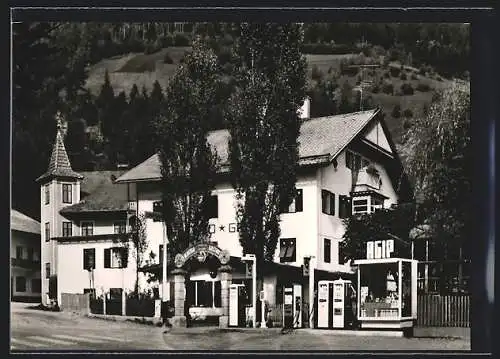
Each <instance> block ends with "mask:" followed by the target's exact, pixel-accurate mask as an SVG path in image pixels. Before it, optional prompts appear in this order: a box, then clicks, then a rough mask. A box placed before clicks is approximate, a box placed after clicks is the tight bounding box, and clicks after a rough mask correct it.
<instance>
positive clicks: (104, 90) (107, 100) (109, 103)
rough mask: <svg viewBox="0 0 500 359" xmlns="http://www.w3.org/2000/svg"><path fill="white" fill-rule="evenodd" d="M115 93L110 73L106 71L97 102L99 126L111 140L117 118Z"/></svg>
mask: <svg viewBox="0 0 500 359" xmlns="http://www.w3.org/2000/svg"><path fill="white" fill-rule="evenodd" d="M114 99H115V93H114V91H113V87H112V86H111V82H110V80H109V73H108V70H107V69H106V71H105V73H104V83H103V84H102V86H101V91H100V92H99V96H98V97H97V100H96V105H97V110H98V117H97V118H98V124H99V127H100V130H101V131H102V134H103V136H104V137H105V138H111V137H113V135H114V130H115V125H116V124H115V121H116V117H115V115H114V114H113V101H114Z"/></svg>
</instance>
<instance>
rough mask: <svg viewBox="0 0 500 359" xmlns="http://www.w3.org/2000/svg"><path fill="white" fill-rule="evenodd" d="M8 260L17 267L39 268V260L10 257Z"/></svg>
mask: <svg viewBox="0 0 500 359" xmlns="http://www.w3.org/2000/svg"><path fill="white" fill-rule="evenodd" d="M10 262H11V265H12V266H13V267H19V268H25V269H40V261H34V260H31V259H21V258H11V259H10Z"/></svg>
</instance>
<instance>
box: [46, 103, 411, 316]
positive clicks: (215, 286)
mask: <svg viewBox="0 0 500 359" xmlns="http://www.w3.org/2000/svg"><path fill="white" fill-rule="evenodd" d="M304 117H306V118H307V117H308V115H307V113H306V114H305V115H304ZM228 138H229V132H228V131H227V130H218V131H213V132H210V134H209V135H208V141H209V143H210V144H211V145H212V146H213V147H215V149H216V151H217V154H218V155H219V157H220V159H221V163H220V164H221V167H220V168H221V173H220V176H219V178H220V180H219V182H218V183H217V185H216V188H215V190H214V191H213V196H214V197H213V203H214V207H213V218H212V219H211V220H210V226H209V231H210V233H211V238H210V241H211V243H212V244H214V245H216V246H217V247H219V248H220V249H222V250H226V251H228V252H229V254H230V256H231V260H230V262H229V265H230V266H231V267H232V282H233V283H238V282H240V283H244V284H246V285H247V287H249V288H251V285H250V278H247V277H246V273H245V266H244V264H243V263H242V262H241V256H242V248H241V246H240V243H239V240H238V225H237V223H236V218H235V208H234V205H235V191H234V190H233V188H232V187H231V185H230V180H229V164H228ZM299 143H300V147H299V155H300V161H299V164H300V170H299V174H298V181H297V183H296V188H297V190H298V191H297V197H296V199H295V200H294V202H293V203H292V204H291V205H290V208H289V210H288V212H287V213H283V214H282V215H281V222H280V226H281V238H280V240H279V242H278V246H277V248H276V252H275V256H274V263H273V264H269V265H268V268H265V269H264V271H265V273H266V274H265V279H264V290H265V292H266V298H267V300H268V301H269V303H270V304H271V305H273V304H275V303H280V302H281V301H282V298H283V295H282V290H283V287H284V286H285V285H291V284H302V287H303V298H304V299H305V301H306V302H307V300H308V299H307V298H309V284H308V280H307V278H304V277H303V275H302V268H301V266H302V264H303V262H304V257H308V256H314V257H315V258H316V261H315V262H316V270H315V278H316V281H317V280H321V279H335V278H338V277H339V276H340V275H343V276H344V277H345V276H346V274H347V275H348V274H349V273H351V267H350V266H349V265H348V264H346V263H342V262H341V261H339V250H338V248H339V242H340V241H341V240H342V236H343V232H344V227H343V224H342V218H345V217H348V216H350V215H351V214H352V213H355V214H356V213H368V212H372V211H374V210H375V209H377V208H382V207H384V208H387V207H390V206H391V205H393V204H397V203H398V202H400V201H402V202H404V201H406V200H408V199H409V198H410V191H409V185H408V182H407V180H406V176H405V175H404V172H403V169H402V166H401V162H400V160H399V158H398V155H397V153H396V149H395V146H394V144H393V142H392V140H391V138H390V133H389V131H388V130H387V127H386V125H385V123H384V120H383V118H382V114H381V112H380V111H379V110H370V111H364V112H357V113H350V114H345V115H337V116H328V117H321V118H314V119H306V120H305V121H304V123H303V125H302V127H301V131H300V137H299ZM54 148H55V149H54V151H55V154H54V153H53V159H52V160H51V166H49V171H48V174H46V175H44V176H45V177H42V180H41V181H40V183H41V191H42V220H41V222H42V223H41V226H42V256H43V261H42V262H43V263H50V266H51V268H56V271H55V272H52V273H54V274H57V282H58V287H57V296H58V298H59V299H60V294H61V293H63V292H69V293H82V292H84V291H86V290H90V289H95V290H96V291H97V292H99V291H100V290H104V291H108V290H109V289H111V288H114V289H115V292H116V291H119V289H120V288H125V289H126V290H132V289H133V287H134V284H135V275H136V274H135V273H136V265H135V260H134V258H133V257H134V256H133V255H129V256H128V258H127V261H126V262H127V266H126V268H121V267H123V263H120V262H121V261H120V253H123V252H120V250H119V249H116V250H114V249H111V250H110V248H114V247H119V246H120V245H117V244H116V243H114V242H116V241H117V238H118V237H120V234H115V233H117V232H120V231H121V230H120V229H118V230H117V228H125V227H127V226H126V224H128V223H126V220H127V219H128V218H130V217H131V216H137V215H141V214H145V215H146V217H147V220H146V230H147V240H148V249H147V251H146V253H147V256H148V258H149V261H148V264H149V265H148V266H146V267H147V268H142V270H147V271H149V272H155V271H156V274H157V275H159V276H161V265H160V263H161V258H163V255H162V251H163V249H162V247H163V238H164V227H163V223H162V222H161V221H158V220H156V219H155V218H154V217H155V216H153V215H152V214H153V212H154V209H155V205H156V204H160V203H161V188H160V179H161V172H160V161H159V157H158V155H153V156H151V157H150V158H148V159H147V160H146V161H144V162H143V163H141V164H139V165H138V166H136V167H134V168H132V169H131V170H129V171H128V172H126V173H124V174H123V175H121V176H120V177H119V178H118V179H117V180H116V181H114V182H113V181H109V183H108V185H107V186H104V187H105V188H107V189H106V190H102V189H101V190H99V188H97V189H95V192H93V193H90V194H89V195H88V196H87V197H86V198H83V197H82V200H81V201H80V192H81V191H82V190H83V187H84V183H85V181H86V180H85V178H86V177H85V176H86V174H84V173H82V174H76V173H74V172H73V171H72V170H71V166H70V164H69V161H68V160H67V156H66V155H65V151H62V150H64V146H63V145H62V138H61V136H60V135H59V134H58V136H57V138H56V144H55V146H54ZM63 152H64V154H63ZM54 156H55V157H56V158H55V159H54ZM58 156H59V157H58ZM64 156H66V157H64ZM53 162H55V163H56V165H55V166H54V165H52V163H53ZM59 162H61V163H62V166H61V167H58V166H59V165H57V163H59ZM51 168H55V170H54V169H51ZM58 168H60V169H61V170H59V172H58ZM62 169H64V171H63V170H62ZM94 175H95V174H94ZM108 177H109V175H108ZM68 185H70V187H69V188H68ZM47 186H48V188H49V189H47ZM64 186H65V187H64ZM64 188H66V190H65V189H64ZM112 188H113V190H111V189H112ZM46 191H48V192H49V193H55V194H54V195H52V196H53V198H51V200H52V202H49V204H47V205H45V204H44V201H43V198H46V197H44V196H46V194H45V193H47V192H46ZM64 191H66V192H67V191H70V192H71V193H72V196H73V197H72V199H73V200H72V201H71V203H68V204H65V203H63V202H64V201H63V197H64V193H65V192H64ZM111 192H113V193H111ZM66 197H67V195H66ZM45 202H46V201H45ZM108 202H109V203H108ZM68 206H69V207H68ZM68 221H69V222H70V223H71V224H63V223H64V222H66V223H68ZM45 223H49V228H53V229H52V232H51V233H48V232H47V234H44V224H45ZM64 226H66V227H67V228H71V232H69V233H68V231H65V232H64V233H63V229H64V228H65V227H64ZM69 226H70V227H69ZM89 228H92V229H89ZM48 237H53V238H52V240H50V242H45V238H48ZM150 253H153V255H151V256H149V254H150ZM88 256H90V257H93V258H94V259H93V266H94V270H92V271H88V270H87V269H86V268H87V267H88V259H86V258H88ZM193 262H195V261H193ZM142 264H144V263H142ZM44 265H46V266H49V265H47V264H44ZM218 266H220V262H218V261H217V260H215V261H212V262H211V261H210V260H209V261H208V262H207V263H206V264H205V265H203V264H196V263H191V264H190V265H189V277H188V279H187V280H186V305H187V306H189V307H190V309H189V310H190V313H191V314H192V315H202V316H205V315H221V314H222V309H221V307H222V305H221V294H220V293H221V292H220V291H221V282H220V279H221V278H220V276H221V274H220V273H217V267H218ZM168 267H169V271H170V270H171V269H173V268H174V263H173V261H172V260H169V261H168ZM146 278H147V275H146V274H142V273H141V275H140V287H141V288H145V287H148V286H149V287H153V288H154V287H157V288H158V292H159V295H162V293H161V285H159V283H158V282H153V283H149V284H148V283H147V282H146ZM169 282H172V281H171V278H170V277H169ZM43 283H44V284H43V285H42V291H43V293H46V292H47V291H48V289H47V288H48V280H46V281H44V282H43ZM170 284H171V285H170V288H172V289H171V290H170V297H171V299H173V283H170Z"/></svg>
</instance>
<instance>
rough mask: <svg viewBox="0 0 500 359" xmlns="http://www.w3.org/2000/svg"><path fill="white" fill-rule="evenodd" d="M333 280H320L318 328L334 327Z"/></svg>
mask: <svg viewBox="0 0 500 359" xmlns="http://www.w3.org/2000/svg"><path fill="white" fill-rule="evenodd" d="M332 302H333V281H331V280H320V281H319V282H318V328H325V329H326V328H333V311H332Z"/></svg>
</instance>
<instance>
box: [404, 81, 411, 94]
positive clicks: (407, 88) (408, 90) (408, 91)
mask: <svg viewBox="0 0 500 359" xmlns="http://www.w3.org/2000/svg"><path fill="white" fill-rule="evenodd" d="M401 92H402V93H403V95H413V86H412V85H411V84H409V83H406V82H405V83H404V84H402V85H401Z"/></svg>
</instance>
